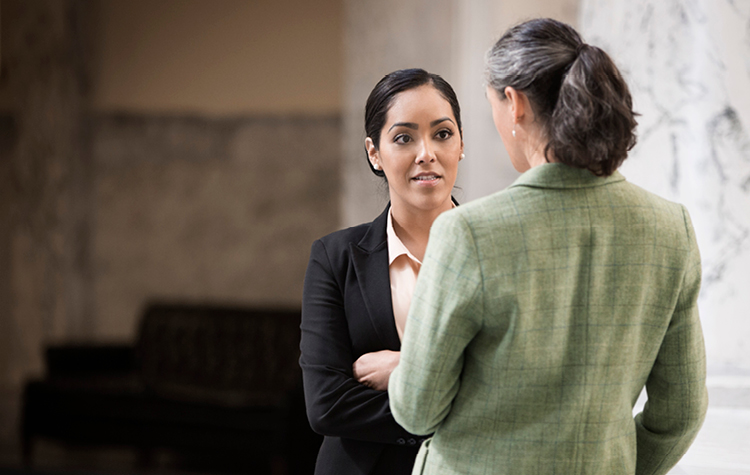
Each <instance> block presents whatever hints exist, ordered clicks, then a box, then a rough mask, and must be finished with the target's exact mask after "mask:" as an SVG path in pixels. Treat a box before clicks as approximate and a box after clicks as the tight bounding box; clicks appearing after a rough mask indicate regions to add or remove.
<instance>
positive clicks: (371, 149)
mask: <svg viewBox="0 0 750 475" xmlns="http://www.w3.org/2000/svg"><path fill="white" fill-rule="evenodd" d="M365 149H366V150H367V158H369V159H370V164H371V165H372V167H373V168H374V169H376V170H382V169H383V166H382V165H381V163H380V153H379V152H378V148H377V147H376V146H375V143H374V142H373V141H372V139H371V138H370V137H367V138H366V139H365Z"/></svg>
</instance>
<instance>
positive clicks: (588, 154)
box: [486, 18, 637, 176]
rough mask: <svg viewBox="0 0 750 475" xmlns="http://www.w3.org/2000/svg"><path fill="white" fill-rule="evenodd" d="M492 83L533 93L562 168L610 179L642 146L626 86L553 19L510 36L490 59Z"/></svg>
mask: <svg viewBox="0 0 750 475" xmlns="http://www.w3.org/2000/svg"><path fill="white" fill-rule="evenodd" d="M486 64H487V67H486V77H487V83H488V84H489V85H490V86H492V88H493V89H494V90H495V91H497V92H498V93H499V94H500V97H501V98H505V92H504V91H505V88H506V87H508V86H510V87H512V88H514V89H516V90H518V91H521V92H523V93H525V94H526V96H527V97H528V98H529V101H530V102H531V106H532V108H533V110H534V114H535V116H536V117H537V120H538V121H539V123H540V125H541V126H542V130H543V133H544V135H545V136H546V138H547V140H548V142H547V145H546V148H545V150H544V155H545V158H546V159H547V160H548V161H549V160H550V155H549V154H550V152H551V153H552V155H553V156H554V159H555V160H556V161H558V162H561V163H565V164H567V165H570V166H573V167H576V168H586V169H588V170H591V171H592V172H593V173H595V174H596V175H599V176H609V175H611V174H612V173H614V171H615V170H617V168H618V167H619V166H620V165H621V164H622V162H623V161H624V160H625V158H627V154H628V151H629V150H630V149H631V148H633V146H634V145H635V142H636V137H635V133H634V130H635V127H636V125H637V122H636V121H635V116H636V115H637V114H636V113H635V112H633V101H632V98H631V96H630V91H629V90H628V86H627V84H625V81H624V80H623V78H622V76H621V75H620V72H619V71H618V70H617V67H616V66H615V64H614V62H613V61H612V59H611V58H610V57H609V55H607V53H605V52H604V51H603V50H601V49H599V48H597V47H596V46H591V45H588V44H586V43H584V42H583V40H582V39H581V37H580V35H579V34H578V33H577V32H576V31H575V30H574V29H573V28H572V27H570V26H569V25H566V24H565V23H562V22H559V21H556V20H552V19H549V18H542V19H535V20H530V21H527V22H525V23H521V24H520V25H517V26H515V27H513V28H511V29H509V30H508V31H507V32H506V33H505V34H504V35H503V36H502V37H501V38H500V39H499V40H498V41H497V43H495V45H494V46H493V47H492V48H491V49H490V51H489V52H488V53H487V59H486Z"/></svg>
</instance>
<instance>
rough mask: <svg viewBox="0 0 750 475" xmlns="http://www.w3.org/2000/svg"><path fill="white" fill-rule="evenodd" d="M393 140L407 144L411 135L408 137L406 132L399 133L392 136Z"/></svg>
mask: <svg viewBox="0 0 750 475" xmlns="http://www.w3.org/2000/svg"><path fill="white" fill-rule="evenodd" d="M393 141H394V142H395V143H400V144H407V143H409V142H411V137H409V136H408V135H406V134H399V135H397V136H395V137H394V138H393Z"/></svg>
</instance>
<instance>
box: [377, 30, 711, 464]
mask: <svg viewBox="0 0 750 475" xmlns="http://www.w3.org/2000/svg"><path fill="white" fill-rule="evenodd" d="M487 80H488V81H487V82H488V86H487V97H488V99H489V102H490V105H491V108H492V112H493V119H494V122H495V125H496V127H497V130H498V133H499V134H500V136H501V138H502V140H503V143H504V145H505V147H506V148H507V150H508V153H509V155H510V159H511V161H512V162H513V165H514V167H515V168H516V169H517V170H518V171H520V172H522V173H523V174H522V175H521V177H520V178H519V179H518V180H517V181H516V182H515V183H514V184H513V185H511V186H510V187H509V188H508V189H506V190H504V191H501V192H499V193H496V194H493V195H491V196H488V197H486V198H483V199H479V200H476V201H474V202H472V203H469V204H467V205H464V206H461V207H460V208H456V209H454V210H451V211H448V212H446V213H444V214H442V215H441V216H440V217H438V219H437V220H436V221H435V223H434V224H433V227H432V230H431V233H430V239H429V244H428V247H427V252H426V255H425V259H424V262H423V266H422V270H421V272H420V275H419V279H418V281H417V285H416V288H415V291H414V297H413V300H412V306H411V310H410V312H409V316H408V320H407V322H408V323H407V325H406V329H405V333H404V338H403V342H402V346H401V360H400V363H399V365H398V367H397V368H396V369H395V371H394V372H393V373H392V374H391V378H390V382H389V395H390V405H391V410H392V412H393V415H394V417H395V419H396V421H397V422H398V423H399V424H401V425H402V426H403V427H404V428H405V429H406V430H408V431H410V432H412V433H415V434H428V433H431V432H434V436H433V438H432V439H429V440H428V441H426V442H425V443H424V444H422V447H421V449H420V455H419V456H418V457H417V464H416V466H415V469H414V472H413V473H420V474H421V473H424V474H474V473H477V474H487V473H492V474H513V475H540V474H566V475H569V474H603V475H618V474H623V475H625V474H627V475H632V474H635V473H637V474H664V473H667V472H668V471H669V469H670V468H671V467H672V466H673V465H674V464H675V463H677V461H678V460H679V459H680V457H681V456H682V455H683V454H684V453H685V451H686V450H687V448H688V447H689V445H690V443H691V442H692V440H693V439H694V438H695V436H696V434H697V432H698V429H699V428H700V426H701V424H702V422H703V418H704V417H705V412H706V406H707V395H706V387H705V352H704V344H703V336H702V332H701V325H700V321H699V317H698V307H697V303H696V301H697V299H698V291H699V287H700V280H701V268H700V257H699V254H698V248H697V246H696V240H695V234H694V232H693V227H692V225H691V222H690V218H689V216H688V213H687V211H686V209H685V208H684V207H683V206H681V205H679V204H675V203H671V202H668V201H666V200H664V199H662V198H659V197H658V196H655V195H653V194H651V193H649V192H647V191H645V190H643V189H641V188H639V187H637V186H635V185H633V184H631V183H628V182H627V181H626V180H625V178H624V177H623V176H622V175H621V174H620V173H619V172H617V168H618V166H619V165H620V164H621V163H622V161H623V160H624V159H625V158H626V156H627V152H628V150H630V148H631V147H632V146H633V145H634V143H635V136H634V133H633V132H634V129H635V126H636V122H635V119H634V116H635V114H634V112H633V110H632V102H631V97H630V93H629V91H628V88H627V85H626V84H625V82H624V81H623V79H622V77H621V76H620V73H619V72H618V70H617V68H616V67H615V65H614V63H613V62H612V61H611V59H610V58H609V56H607V54H606V53H605V52H604V51H602V50H601V49H599V48H597V47H594V46H590V45H587V44H585V43H583V42H582V40H581V38H580V37H579V35H578V34H577V33H576V32H575V30H573V29H572V28H571V27H569V26H568V25H565V24H562V23H559V22H557V21H554V20H549V19H538V20H532V21H530V22H526V23H523V24H521V25H518V26H516V27H514V28H512V29H510V30H509V31H508V32H506V33H505V34H504V35H503V36H502V37H501V38H500V40H499V41H498V42H497V43H496V44H495V45H494V47H493V48H492V49H491V50H490V52H489V54H488V59H487ZM655 158H658V157H655ZM644 386H645V387H646V390H647V393H648V402H647V403H646V406H645V408H644V410H643V412H641V413H640V414H638V415H637V416H636V417H633V406H634V404H635V401H636V399H637V398H638V395H639V394H640V392H641V390H642V389H643V387H644Z"/></svg>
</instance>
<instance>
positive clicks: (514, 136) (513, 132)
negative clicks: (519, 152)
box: [511, 127, 516, 138]
mask: <svg viewBox="0 0 750 475" xmlns="http://www.w3.org/2000/svg"><path fill="white" fill-rule="evenodd" d="M511 133H512V134H513V138H516V128H515V127H513V131H512V132H511Z"/></svg>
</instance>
